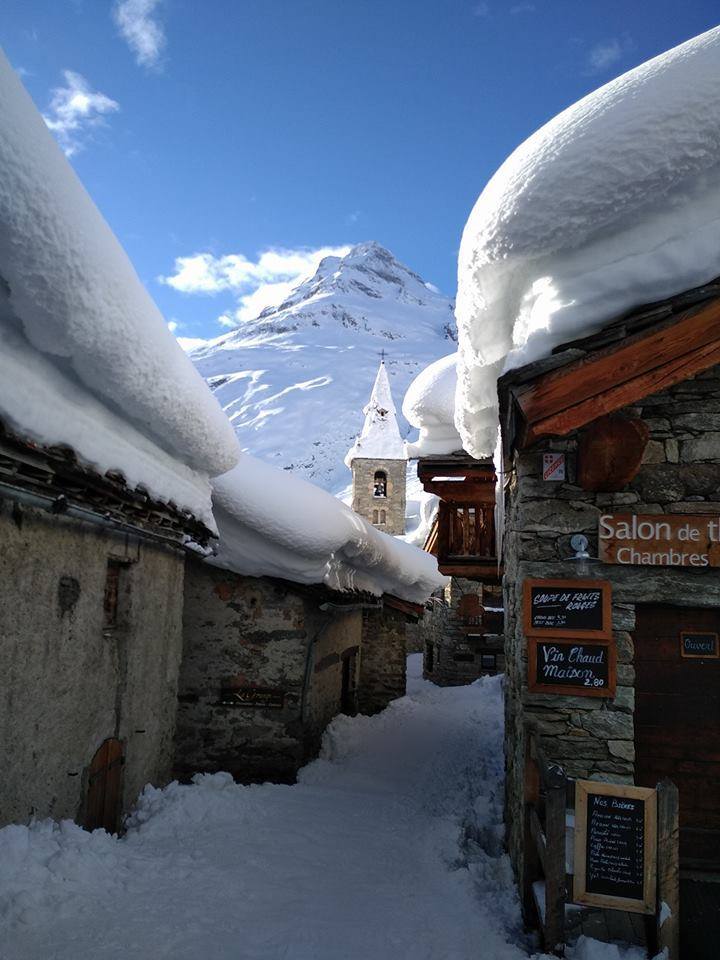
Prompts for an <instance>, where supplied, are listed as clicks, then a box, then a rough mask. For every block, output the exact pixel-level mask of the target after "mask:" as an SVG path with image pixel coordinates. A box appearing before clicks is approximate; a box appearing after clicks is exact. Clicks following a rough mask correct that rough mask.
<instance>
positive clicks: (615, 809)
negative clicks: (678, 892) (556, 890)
mask: <svg viewBox="0 0 720 960" xmlns="http://www.w3.org/2000/svg"><path fill="white" fill-rule="evenodd" d="M656 820H657V798H656V794H655V791H654V790H651V789H649V788H647V787H630V786H625V785H623V784H614V783H595V782H594V781H592V780H578V781H577V782H576V784H575V876H574V883H573V892H574V899H575V901H576V902H577V903H584V904H589V905H593V906H600V907H611V908H615V909H617V910H629V911H630V912H633V913H648V914H649V913H654V912H655V875H656V859H657V849H656V848H657V838H656Z"/></svg>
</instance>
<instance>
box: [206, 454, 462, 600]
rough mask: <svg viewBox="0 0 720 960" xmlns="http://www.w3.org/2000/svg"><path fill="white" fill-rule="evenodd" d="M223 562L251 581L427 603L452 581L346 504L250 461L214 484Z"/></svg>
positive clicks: (219, 562)
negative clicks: (315, 586)
mask: <svg viewBox="0 0 720 960" xmlns="http://www.w3.org/2000/svg"><path fill="white" fill-rule="evenodd" d="M213 490H214V493H213V505H214V513H215V519H216V520H217V524H218V528H219V530H220V543H219V547H218V552H217V555H216V556H215V557H213V558H211V559H210V561H209V562H211V563H214V564H215V565H216V566H219V567H223V568H225V569H229V570H233V571H235V572H236V573H241V574H245V575H247V576H255V577H260V576H274V577H282V578H283V579H286V580H292V581H295V582H296V583H324V584H326V585H327V586H328V587H330V588H331V589H334V590H364V591H369V592H370V593H373V594H376V595H381V594H383V593H389V594H392V595H394V596H397V597H401V598H402V599H403V600H409V601H411V602H413V603H423V602H424V601H425V600H426V599H427V598H428V597H429V596H430V595H431V594H432V593H433V592H434V591H435V590H437V588H438V587H440V586H442V585H443V584H444V583H445V582H446V578H445V577H443V576H441V574H440V573H439V572H438V569H437V561H436V560H435V558H434V557H432V556H430V554H427V553H424V552H423V551H422V550H419V549H417V548H416V547H413V546H410V545H409V544H407V543H404V542H403V541H401V540H398V539H397V538H395V537H391V536H388V535H387V534H385V533H380V532H379V531H378V530H376V529H375V528H374V527H373V526H372V525H371V524H369V523H367V522H366V521H365V520H363V519H362V517H360V516H358V515H357V514H356V513H355V512H354V511H353V510H351V509H350V507H348V506H347V505H346V504H344V503H342V501H340V500H338V499H336V498H335V497H333V496H332V495H331V494H329V493H326V492H325V491H324V490H321V489H320V488H319V487H315V486H313V485H312V484H310V483H307V481H305V480H301V479H300V478H299V477H296V476H293V475H292V474H290V473H289V472H287V471H282V470H277V469H276V468H275V467H271V466H269V465H268V464H266V463H263V462H262V461H260V460H256V459H255V458H254V457H251V456H249V455H247V454H243V455H242V457H241V460H240V463H239V464H238V465H237V466H236V467H235V468H234V469H233V470H231V471H230V472H229V473H226V474H225V475H224V476H222V477H218V478H216V479H215V480H214V481H213Z"/></svg>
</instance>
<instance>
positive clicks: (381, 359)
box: [380, 349, 385, 363]
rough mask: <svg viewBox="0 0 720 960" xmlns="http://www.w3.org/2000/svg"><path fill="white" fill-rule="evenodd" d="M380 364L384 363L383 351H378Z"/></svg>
mask: <svg viewBox="0 0 720 960" xmlns="http://www.w3.org/2000/svg"><path fill="white" fill-rule="evenodd" d="M380 363H385V350H384V349H383V350H381V351H380Z"/></svg>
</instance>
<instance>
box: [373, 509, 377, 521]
mask: <svg viewBox="0 0 720 960" xmlns="http://www.w3.org/2000/svg"><path fill="white" fill-rule="evenodd" d="M372 522H373V523H377V522H378V512H377V510H373V518H372Z"/></svg>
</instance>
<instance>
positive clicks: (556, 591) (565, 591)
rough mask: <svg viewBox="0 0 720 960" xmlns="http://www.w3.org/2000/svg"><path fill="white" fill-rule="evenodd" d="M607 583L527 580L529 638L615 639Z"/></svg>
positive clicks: (526, 620) (525, 600)
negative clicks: (613, 637) (612, 637)
mask: <svg viewBox="0 0 720 960" xmlns="http://www.w3.org/2000/svg"><path fill="white" fill-rule="evenodd" d="M611 604H612V593H611V587H610V584H609V583H608V582H607V580H526V581H525V596H524V613H525V616H524V621H525V634H526V636H529V637H530V636H553V637H563V636H565V637H572V638H573V639H580V640H590V639H598V640H600V639H605V640H608V639H609V638H610V637H611V636H612V622H611V619H612V610H611Z"/></svg>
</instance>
